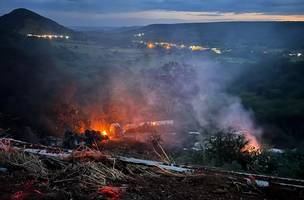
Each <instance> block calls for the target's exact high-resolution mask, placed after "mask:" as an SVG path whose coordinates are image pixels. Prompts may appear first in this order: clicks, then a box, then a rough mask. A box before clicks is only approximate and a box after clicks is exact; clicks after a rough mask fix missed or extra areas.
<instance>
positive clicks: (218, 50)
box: [211, 48, 222, 54]
mask: <svg viewBox="0 0 304 200" xmlns="http://www.w3.org/2000/svg"><path fill="white" fill-rule="evenodd" d="M211 51H213V52H214V53H216V54H222V51H221V50H220V49H218V48H211Z"/></svg>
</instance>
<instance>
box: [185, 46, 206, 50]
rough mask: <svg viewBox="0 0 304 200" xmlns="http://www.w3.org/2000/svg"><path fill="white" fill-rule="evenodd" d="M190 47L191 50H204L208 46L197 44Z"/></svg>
mask: <svg viewBox="0 0 304 200" xmlns="http://www.w3.org/2000/svg"><path fill="white" fill-rule="evenodd" d="M189 49H191V51H203V50H206V48H204V47H202V46H197V45H192V46H190V47H189Z"/></svg>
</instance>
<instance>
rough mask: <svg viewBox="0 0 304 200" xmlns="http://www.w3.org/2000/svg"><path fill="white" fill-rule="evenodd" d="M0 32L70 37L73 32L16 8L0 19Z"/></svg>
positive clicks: (23, 9) (32, 13)
mask: <svg viewBox="0 0 304 200" xmlns="http://www.w3.org/2000/svg"><path fill="white" fill-rule="evenodd" d="M0 30H2V31H10V32H14V33H19V34H22V35H25V34H28V33H33V34H61V35H72V34H74V31H73V30H71V29H68V28H66V27H64V26H62V25H60V24H58V23H56V22H55V21H53V20H51V19H48V18H46V17H43V16H41V15H39V14H37V13H35V12H32V11H30V10H27V9H25V8H18V9H15V10H13V11H12V12H10V13H8V14H5V15H3V16H1V17H0Z"/></svg>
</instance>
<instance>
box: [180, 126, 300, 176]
mask: <svg viewBox="0 0 304 200" xmlns="http://www.w3.org/2000/svg"><path fill="white" fill-rule="evenodd" d="M247 144H248V141H247V140H246V139H245V137H244V136H243V135H238V134H236V133H234V131H233V130H228V131H223V130H218V131H217V132H215V133H214V134H212V135H210V136H209V137H207V138H206V139H205V140H204V141H203V142H202V147H203V149H202V150H201V151H188V152H186V153H185V152H182V153H180V154H175V160H176V161H178V162H181V163H191V164H199V165H205V166H209V167H218V168H222V169H226V170H235V171H246V172H252V173H258V174H267V175H274V176H282V177H291V178H304V173H303V167H304V151H300V150H292V151H284V152H280V153H278V152H272V151H271V150H269V149H268V148H265V149H263V148H262V149H261V151H259V152H248V151H244V147H245V146H246V145H247Z"/></svg>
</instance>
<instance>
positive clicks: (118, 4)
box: [0, 0, 304, 26]
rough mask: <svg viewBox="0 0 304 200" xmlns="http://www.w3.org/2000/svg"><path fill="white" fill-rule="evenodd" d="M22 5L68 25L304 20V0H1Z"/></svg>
mask: <svg viewBox="0 0 304 200" xmlns="http://www.w3.org/2000/svg"><path fill="white" fill-rule="evenodd" d="M20 7H22V8H27V9H30V10H33V11H35V12H38V13H39V14H42V15H44V16H46V17H49V18H52V19H53V20H55V21H57V22H59V23H61V24H63V25H66V26H133V25H146V24H152V23H179V22H213V21H304V1H303V0H0V15H3V14H5V13H7V12H10V11H11V10H13V9H15V8H20Z"/></svg>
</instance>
